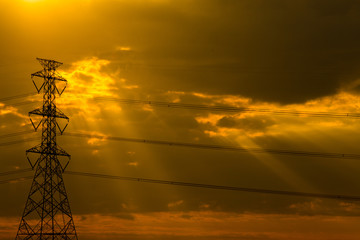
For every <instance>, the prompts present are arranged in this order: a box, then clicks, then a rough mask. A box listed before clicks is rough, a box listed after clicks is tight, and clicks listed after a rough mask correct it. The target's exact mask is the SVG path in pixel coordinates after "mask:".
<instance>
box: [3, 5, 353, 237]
mask: <svg viewBox="0 0 360 240" xmlns="http://www.w3.org/2000/svg"><path fill="white" fill-rule="evenodd" d="M0 9H1V10H0V19H1V21H0V33H1V38H0V47H1V53H2V58H1V59H0V73H1V76H2V79H1V81H0V98H3V97H8V96H13V95H18V94H23V93H28V92H32V91H35V89H34V87H33V86H32V82H31V79H30V74H31V73H34V72H36V71H38V70H41V66H40V64H39V63H38V62H37V61H36V60H35V58H36V57H41V58H49V59H55V60H57V61H61V62H64V65H63V66H62V67H61V68H59V72H60V73H61V74H62V75H63V76H64V77H65V78H66V79H67V80H68V83H69V85H68V87H67V88H66V91H65V92H64V94H63V95H62V96H61V98H59V99H58V100H57V105H58V107H59V108H60V109H61V110H62V111H63V112H64V113H65V114H66V115H67V116H69V117H70V124H69V126H68V128H67V129H66V131H67V132H80V133H86V134H98V135H102V136H104V138H103V139H98V138H89V139H87V138H73V137H69V136H61V137H59V138H58V142H59V145H60V146H62V148H64V149H65V150H66V151H67V152H69V153H70V154H71V155H72V159H71V162H70V165H69V169H70V170H74V171H85V172H86V171H87V172H94V173H104V174H112V175H121V176H130V177H142V178H154V179H163V180H174V181H184V182H195V183H205V184H216V185H229V186H239V187H249V188H265V189H276V190H288V191H302V192H314V193H329V194H344V195H360V192H359V187H360V183H359V181H358V176H359V171H360V163H359V162H358V161H357V160H349V159H348V160H347V159H326V158H310V157H295V156H278V155H270V154H266V153H262V154H256V153H251V152H249V153H238V152H229V151H211V150H205V149H191V148H179V147H164V146H154V145H144V144H136V143H125V142H114V141H110V140H109V139H106V136H120V137H126V138H142V139H154V140H167V141H178V142H190V143H200V144H201V143H203V144H221V145H232V146H240V147H247V148H260V149H262V148H263V149H285V150H300V151H316V152H338V153H354V154H359V150H358V146H357V143H358V142H359V140H360V137H359V136H360V135H359V134H358V133H359V132H360V124H359V121H358V119H354V118H322V117H310V116H306V115H300V116H292V115H279V114H271V113H261V112H256V111H255V112H237V113H231V112H219V111H216V112H211V111H200V110H193V109H171V108H157V107H154V106H149V105H126V104H121V103H119V102H116V101H101V100H99V99H98V98H103V97H105V98H106V97H112V98H122V99H140V100H152V101H166V102H173V103H193V104H205V105H213V106H215V105H223V106H228V107H249V108H252V109H270V110H274V111H282V110H291V111H315V112H341V113H358V112H359V111H360V94H359V84H360V82H359V76H360V68H359V67H360V61H359V60H358V59H359V58H358V54H357V53H358V51H359V47H358V42H359V40H360V39H359V36H358V34H357V31H358V26H359V24H360V20H359V19H360V18H359V17H358V16H359V14H360V4H359V3H358V2H357V1H346V2H344V1H340V0H332V1H328V0H326V1H325V0H324V1H322V0H318V1H311V0H301V1H300V0H299V1H297V0H296V1H286V0H274V1H268V0H257V1H254V0H244V1H237V0H182V1H174V0H132V1H130V0H108V1H101V0H71V1H70V0H65V1H64V0H63V1H60V0H32V1H30V0H27V1H26V0H14V1H6V0H0ZM39 81H40V80H39ZM39 99H40V98H39V96H31V97H28V98H26V99H25V100H29V101H30V100H31V101H34V103H32V104H28V105H20V106H11V104H12V103H17V102H19V101H22V100H19V99H17V100H12V101H10V102H0V135H3V134H8V133H14V132H19V131H24V130H29V129H31V128H30V125H29V120H28V114H27V113H28V112H29V111H31V110H33V109H34V108H36V107H38V106H40V104H41V103H40V102H39ZM23 100H24V99H23ZM30 135H31V134H30ZM30 135H28V136H15V137H13V138H9V139H1V142H6V141H13V140H14V141H15V140H19V139H22V138H27V137H30ZM31 136H32V137H34V136H39V134H38V133H34V134H32V135H31ZM1 142H0V143H1ZM38 143H39V141H38V140H34V141H31V142H26V143H21V144H17V145H11V146H6V147H0V151H1V156H2V157H1V160H0V172H5V171H10V170H14V169H22V168H27V167H29V166H28V163H27V160H26V158H25V150H26V149H28V148H30V147H32V146H35V145H36V144H38ZM3 179H6V177H0V180H3ZM64 179H65V183H66V188H67V192H68V195H69V200H70V204H71V208H72V212H73V215H74V220H75V225H76V227H77V230H78V236H79V239H84V240H85V239H104V238H110V237H111V238H113V239H128V240H130V239H134V240H135V239H163V240H182V239H194V240H202V239H279V240H282V239H294V240H295V239H330V240H332V239H334V240H335V239H357V238H358V236H359V234H360V232H359V228H358V225H359V221H360V204H358V203H356V202H342V201H335V200H321V199H313V198H302V197H286V196H272V195H263V194H250V193H239V192H228V191H220V190H209V189H192V188H184V187H175V186H158V185H152V184H145V183H137V182H134V183H131V182H121V181H115V180H108V179H93V178H85V177H79V176H69V175H65V176H64ZM30 184H31V181H25V182H17V183H11V184H2V185H0V192H1V195H2V196H5V197H3V198H2V199H1V200H0V203H1V204H0V239H1V240H2V239H13V238H14V237H15V235H16V230H17V227H18V223H19V220H20V217H21V213H22V210H23V207H24V204H25V200H26V196H27V193H28V191H29V188H30Z"/></svg>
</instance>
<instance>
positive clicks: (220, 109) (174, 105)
mask: <svg viewBox="0 0 360 240" xmlns="http://www.w3.org/2000/svg"><path fill="white" fill-rule="evenodd" d="M94 100H96V101H115V102H118V103H122V104H137V105H150V106H154V107H167V108H182V109H194V110H207V111H217V112H233V113H237V112H259V113H272V114H276V115H295V116H309V117H328V118H360V113H336V112H311V111H294V110H272V109H264V108H263V109H258V108H249V107H230V106H216V105H203V104H190V103H172V102H161V101H148V100H137V99H124V98H112V97H95V98H94Z"/></svg>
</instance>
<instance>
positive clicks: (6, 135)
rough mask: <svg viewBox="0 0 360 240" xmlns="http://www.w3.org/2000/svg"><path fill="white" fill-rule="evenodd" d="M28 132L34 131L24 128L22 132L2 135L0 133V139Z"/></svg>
mask: <svg viewBox="0 0 360 240" xmlns="http://www.w3.org/2000/svg"><path fill="white" fill-rule="evenodd" d="M29 133H34V130H26V131H22V132H15V133H8V134H3V135H0V139H1V138H8V137H14V136H20V135H24V134H29Z"/></svg>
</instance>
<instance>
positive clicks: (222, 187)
mask: <svg viewBox="0 0 360 240" xmlns="http://www.w3.org/2000/svg"><path fill="white" fill-rule="evenodd" d="M29 171H31V169H22V170H16V171H9V172H3V173H0V176H3V175H10V174H15V173H20V172H29ZM64 173H65V174H68V175H74V176H85V177H93V178H104V179H113V180H123V181H133V182H144V183H154V184H163V185H175V186H183V187H195V188H207V189H218V190H228V191H237V192H249V193H262V194H274V195H285V196H298V197H314V198H326V199H336V200H348V201H360V196H354V195H342V194H327V193H309V192H297V191H283V190H272V189H262V188H245V187H234V186H225V185H213V184H202V183H193V182H180V181H169V180H159V179H150V178H137V177H124V176H115V175H108V174H98V173H89V172H78V171H68V170H67V171H65V172H64ZM28 179H32V176H25V177H19V178H12V179H7V180H2V181H0V184H5V183H11V182H14V181H25V180H28Z"/></svg>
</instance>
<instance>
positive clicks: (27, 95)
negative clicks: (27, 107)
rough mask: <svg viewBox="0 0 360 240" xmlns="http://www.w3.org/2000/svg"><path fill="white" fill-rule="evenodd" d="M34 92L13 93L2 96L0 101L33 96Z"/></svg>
mask: <svg viewBox="0 0 360 240" xmlns="http://www.w3.org/2000/svg"><path fill="white" fill-rule="evenodd" d="M36 94H37V93H36V92H32V93H24V94H19V95H15V96H9V97H4V98H0V102H6V101H10V100H14V99H18V98H24V97H29V96H33V95H36Z"/></svg>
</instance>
